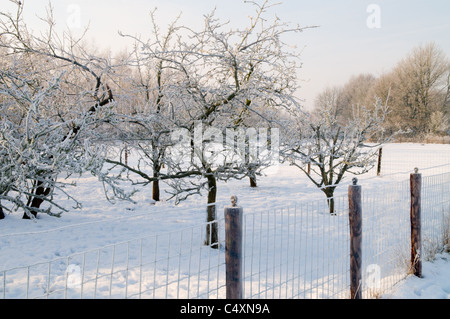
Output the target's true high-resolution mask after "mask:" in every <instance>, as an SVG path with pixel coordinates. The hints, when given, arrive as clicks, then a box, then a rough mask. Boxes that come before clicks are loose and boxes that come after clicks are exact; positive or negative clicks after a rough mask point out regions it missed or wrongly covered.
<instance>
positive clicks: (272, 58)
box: [110, 1, 303, 244]
mask: <svg viewBox="0 0 450 319" xmlns="http://www.w3.org/2000/svg"><path fill="white" fill-rule="evenodd" d="M250 3H251V4H252V5H254V6H255V8H256V14H255V15H254V16H253V17H251V18H250V21H249V25H248V26H247V27H246V28H231V27H229V24H228V23H224V22H221V21H220V20H219V19H217V18H216V17H215V12H214V11H213V12H211V13H210V14H208V15H205V17H204V28H203V29H201V30H199V31H196V30H193V29H191V28H189V27H187V26H181V27H173V30H174V33H173V34H172V36H171V39H173V42H171V44H166V43H165V45H164V46H161V41H158V40H156V41H147V42H144V41H142V40H140V39H136V40H137V41H138V43H139V46H140V47H142V49H143V51H142V52H141V55H142V56H144V57H145V58H146V59H147V60H146V61H147V63H148V61H153V62H152V63H154V65H157V68H156V70H157V72H156V74H157V77H156V79H157V80H158V79H159V78H158V76H161V78H160V79H161V82H160V81H157V84H156V86H155V88H156V89H155V92H162V94H156V96H157V101H159V103H157V104H156V105H157V106H158V107H159V109H160V110H161V112H160V115H163V116H164V119H165V121H166V123H171V125H172V127H170V126H169V124H167V126H166V127H167V128H169V129H170V134H166V136H167V135H168V136H170V140H171V142H172V144H173V145H171V146H170V156H167V154H166V156H164V165H165V167H166V170H165V172H159V173H158V174H157V176H154V175H153V174H150V173H146V172H145V171H143V169H140V168H136V167H130V166H129V165H125V164H124V163H120V162H118V161H110V162H111V163H112V164H116V165H118V166H121V167H124V168H126V169H128V171H130V172H132V173H133V174H135V175H136V176H137V177H139V178H144V183H149V182H151V181H155V180H166V181H167V182H168V183H169V184H170V186H171V189H172V196H174V198H175V199H176V200H177V201H179V200H183V199H185V198H187V197H188V196H191V195H193V194H200V193H201V191H202V190H206V191H207V194H208V196H207V205H208V206H207V219H206V220H207V222H209V223H212V222H213V221H214V220H216V208H215V202H216V196H217V187H218V186H217V182H218V181H219V180H228V179H231V178H233V179H236V178H238V179H240V178H243V177H245V176H249V174H254V170H253V171H252V172H250V168H251V169H253V167H251V166H250V165H246V163H245V160H244V161H243V160H242V156H239V154H237V153H238V152H236V147H234V144H233V147H231V149H227V148H226V147H225V146H229V143H228V144H227V143H224V138H225V137H226V136H227V134H226V132H227V129H228V131H233V132H237V131H239V130H240V131H244V133H246V130H245V129H243V128H244V127H243V126H242V125H243V119H244V114H246V113H252V114H254V115H256V116H258V117H259V118H260V119H264V120H266V121H268V122H269V123H272V122H274V119H275V116H276V110H280V109H282V108H287V109H288V108H291V107H293V105H295V106H296V105H297V102H296V100H295V97H294V92H295V90H296V88H297V87H296V86H297V82H296V69H297V68H298V67H299V64H298V53H297V52H295V51H291V50H290V49H289V46H288V45H286V44H285V43H284V42H283V41H282V40H283V37H284V35H285V34H286V33H290V32H301V31H302V30H303V29H302V28H300V27H298V26H296V27H293V28H291V27H289V25H287V24H286V23H283V22H281V21H280V20H279V19H278V18H275V19H274V20H273V21H272V22H269V20H268V19H267V18H266V17H265V15H266V14H267V12H268V10H269V9H270V8H271V7H272V5H271V4H269V2H268V1H266V2H264V3H263V4H261V5H260V4H258V3H256V2H250ZM155 29H156V28H155ZM160 71H162V72H160ZM163 80H164V81H163ZM161 88H162V89H163V90H162V91H161V90H160V89H161ZM158 97H160V98H159V99H158ZM246 118H248V116H246ZM134 120H136V123H139V124H138V125H140V123H142V120H140V119H137V118H135V119H133V121H134ZM241 129H243V130H241ZM163 131H164V130H163ZM240 136H242V135H240ZM250 136H254V135H250ZM234 140H235V139H234V138H233V141H234ZM225 144H227V145H225ZM215 148H218V149H215ZM241 155H242V154H241ZM247 158H248V157H247ZM206 243H207V244H212V243H217V225H215V224H214V223H212V224H210V225H209V227H208V229H207V233H206Z"/></svg>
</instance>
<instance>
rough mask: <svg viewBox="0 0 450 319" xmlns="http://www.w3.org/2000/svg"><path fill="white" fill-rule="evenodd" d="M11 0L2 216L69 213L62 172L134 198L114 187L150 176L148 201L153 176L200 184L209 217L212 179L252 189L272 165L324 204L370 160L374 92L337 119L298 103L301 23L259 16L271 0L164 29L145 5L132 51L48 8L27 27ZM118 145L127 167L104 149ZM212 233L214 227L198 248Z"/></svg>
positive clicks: (5, 35) (1, 49) (329, 111)
mask: <svg viewBox="0 0 450 319" xmlns="http://www.w3.org/2000/svg"><path fill="white" fill-rule="evenodd" d="M12 2H14V3H15V4H16V5H17V12H16V13H14V14H8V13H1V20H0V64H1V68H0V111H1V112H0V125H1V134H0V153H1V154H0V155H1V157H0V161H1V170H0V213H1V214H2V215H3V211H4V210H7V211H15V210H18V209H20V210H22V211H23V213H24V218H34V217H36V215H37V214H38V213H48V214H53V215H59V214H60V213H61V212H63V211H65V210H66V209H67V208H65V207H62V206H61V205H60V204H59V200H60V199H61V196H62V195H65V196H67V197H68V198H70V199H72V200H73V201H74V203H75V206H79V203H78V201H77V199H76V198H74V197H73V196H72V195H71V191H70V189H69V186H74V185H72V184H68V183H67V182H66V181H67V178H68V177H70V176H71V175H73V174H83V173H91V174H93V175H95V176H98V178H99V179H100V180H101V181H102V182H103V183H104V185H105V193H106V195H107V196H108V198H110V199H113V198H120V199H128V200H132V193H130V194H129V193H126V192H125V191H124V190H123V189H122V188H121V187H120V185H122V183H123V182H127V183H132V184H133V185H144V186H146V185H152V194H153V199H154V200H159V199H160V187H159V186H160V185H159V183H160V182H161V181H165V182H166V183H168V184H169V185H170V189H171V190H172V191H171V196H172V197H173V198H175V200H176V201H180V200H183V199H186V198H187V197H189V196H191V195H194V194H201V193H202V191H206V192H207V211H206V213H207V221H209V222H212V221H214V220H215V219H216V211H215V205H214V204H215V201H216V195H217V187H218V182H219V181H226V180H229V179H243V178H250V180H251V181H252V183H253V185H254V183H255V179H256V176H258V175H260V174H261V173H262V170H263V169H264V168H266V167H268V166H270V165H274V164H275V165H276V164H279V163H280V162H282V161H287V162H289V163H290V164H291V165H294V166H296V167H298V168H299V169H300V170H301V171H304V172H305V173H307V174H308V177H309V178H310V179H311V181H312V182H313V183H314V184H315V185H316V186H317V187H319V188H320V189H322V190H323V191H324V193H325V195H326V196H327V199H328V201H329V205H330V212H331V213H333V212H334V203H333V192H334V189H335V188H336V186H337V185H338V184H339V183H340V182H341V181H342V179H343V178H344V175H345V174H346V173H348V172H352V173H354V174H360V173H363V172H365V171H366V170H367V169H368V168H369V167H370V166H371V165H372V163H373V158H374V156H373V155H374V153H375V152H374V151H373V149H374V147H373V146H371V147H366V146H367V145H366V144H364V143H365V141H367V139H368V138H372V139H375V138H378V139H380V138H382V139H383V138H384V135H383V134H379V131H378V128H379V127H380V124H381V123H382V122H383V121H384V119H385V116H386V113H387V110H388V107H387V105H386V103H385V101H383V100H380V99H376V100H375V101H372V102H371V104H370V105H371V106H370V107H368V108H363V107H361V108H360V109H359V111H358V112H354V113H353V116H352V117H351V120H350V121H346V122H345V123H342V122H341V121H340V120H339V116H338V115H340V112H337V109H336V108H334V107H333V106H332V105H331V104H329V103H328V102H327V103H323V107H322V109H321V111H320V112H319V113H317V114H312V115H310V114H306V113H304V112H303V111H302V110H301V108H300V104H299V103H298V101H297V98H296V96H295V92H296V89H297V83H298V82H297V78H296V76H297V72H296V71H297V69H298V68H299V66H300V65H301V63H300V61H299V58H300V57H299V54H298V52H297V51H295V50H293V49H291V47H290V46H289V45H287V44H286V43H284V42H283V39H284V35H285V34H287V33H297V32H302V31H304V30H305V29H306V28H301V27H299V26H294V27H292V26H290V25H288V24H286V23H284V22H282V21H280V20H279V19H278V18H276V17H275V18H274V19H272V20H270V19H269V18H268V17H267V15H268V12H269V9H270V8H271V7H272V4H270V3H269V2H268V1H265V2H263V3H262V4H259V3H257V2H250V4H251V5H253V6H254V8H255V14H254V16H253V17H251V18H250V19H249V24H248V26H246V27H245V28H241V29H236V28H235V29H231V28H230V27H229V26H228V23H223V22H221V21H220V20H219V19H217V18H216V17H215V14H214V11H213V12H212V13H210V14H208V15H206V16H205V17H204V27H203V28H202V29H201V30H193V29H191V28H188V27H187V26H183V25H179V23H178V19H176V20H175V21H174V22H173V23H171V24H169V26H168V28H167V30H166V31H165V32H164V33H163V32H162V31H161V30H160V28H159V26H158V25H157V24H156V22H155V20H156V19H155V12H153V13H152V15H151V18H152V19H151V22H152V23H151V26H152V30H153V36H152V37H151V38H150V39H141V38H136V37H133V36H129V35H125V34H123V36H126V37H130V38H133V39H134V40H135V46H134V47H133V48H132V50H130V51H129V52H125V53H122V54H120V55H119V56H118V57H115V58H112V57H111V56H109V55H106V54H99V53H97V52H96V51H95V50H93V49H92V50H90V49H88V48H87V47H86V46H84V45H83V44H82V43H83V42H82V39H76V38H74V37H72V36H71V35H70V33H63V34H62V35H58V34H56V33H55V32H54V30H53V27H54V20H53V17H52V10H51V8H49V10H48V13H49V16H48V17H46V18H45V19H44V20H45V21H47V23H48V29H47V32H41V33H39V35H36V34H33V33H32V32H31V31H30V30H28V29H27V26H26V24H25V23H24V21H23V19H22V12H23V3H21V2H20V1H17V0H12ZM372 105H373V106H372ZM109 141H114V142H115V144H114V143H109ZM117 142H118V143H117ZM117 145H119V146H120V147H119V148H118V147H117ZM124 145H125V146H126V147H127V149H132V150H133V151H134V152H135V153H136V154H137V162H128V161H123V160H122V158H123V157H121V156H119V154H115V153H117V151H118V150H123V146H124ZM308 164H309V165H312V166H313V169H312V170H306V169H305V167H306V166H307V165H308ZM55 209H56V210H58V211H59V212H57V213H55V212H54V210H55ZM0 217H1V216H0ZM216 242H217V229H216V226H215V224H214V223H211V224H209V225H208V227H207V234H206V243H207V244H212V243H216Z"/></svg>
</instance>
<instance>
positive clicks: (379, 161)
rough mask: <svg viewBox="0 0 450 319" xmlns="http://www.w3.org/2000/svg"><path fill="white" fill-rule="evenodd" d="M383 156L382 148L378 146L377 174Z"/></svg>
mask: <svg viewBox="0 0 450 319" xmlns="http://www.w3.org/2000/svg"><path fill="white" fill-rule="evenodd" d="M382 157H383V148H382V147H380V149H379V150H378V166H377V176H380V175H381V158H382Z"/></svg>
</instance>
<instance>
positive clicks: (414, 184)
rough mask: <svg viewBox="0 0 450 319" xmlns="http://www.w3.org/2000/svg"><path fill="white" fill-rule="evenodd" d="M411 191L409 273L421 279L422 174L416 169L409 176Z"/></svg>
mask: <svg viewBox="0 0 450 319" xmlns="http://www.w3.org/2000/svg"><path fill="white" fill-rule="evenodd" d="M410 189H411V271H412V272H413V273H414V275H415V276H417V277H422V260H421V247H422V243H421V222H420V219H421V218H420V213H421V190H422V174H419V170H418V169H417V168H415V169H414V173H413V174H411V175H410Z"/></svg>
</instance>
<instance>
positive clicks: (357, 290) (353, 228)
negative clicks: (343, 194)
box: [348, 178, 362, 299]
mask: <svg viewBox="0 0 450 319" xmlns="http://www.w3.org/2000/svg"><path fill="white" fill-rule="evenodd" d="M357 182H358V179H357V178H353V185H350V186H349V187H348V204H349V214H348V215H349V221H350V297H351V299H361V298H362V294H361V290H362V279H361V278H362V277H361V274H362V271H361V266H362V249H361V243H362V207H361V186H359V185H357Z"/></svg>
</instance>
